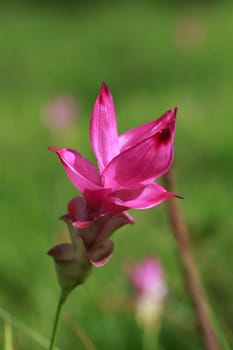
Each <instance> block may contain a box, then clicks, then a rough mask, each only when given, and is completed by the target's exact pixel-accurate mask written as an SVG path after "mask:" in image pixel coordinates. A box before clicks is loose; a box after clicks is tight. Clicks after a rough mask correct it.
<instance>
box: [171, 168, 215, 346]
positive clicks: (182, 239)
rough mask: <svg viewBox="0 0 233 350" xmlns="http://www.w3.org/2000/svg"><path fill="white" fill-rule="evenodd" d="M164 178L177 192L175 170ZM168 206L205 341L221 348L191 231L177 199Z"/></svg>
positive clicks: (186, 280) (208, 344) (206, 343)
mask: <svg viewBox="0 0 233 350" xmlns="http://www.w3.org/2000/svg"><path fill="white" fill-rule="evenodd" d="M164 180H165V184H166V188H167V190H168V191H169V192H175V190H174V188H175V184H174V182H175V181H174V170H170V171H169V172H168V173H167V174H166V175H165V176H164ZM167 206H168V215H169V219H170V222H171V226H172V229H173V233H174V236H175V238H176V241H177V245H178V250H179V255H180V262H181V266H182V269H183V273H184V277H185V278H184V279H185V282H186V286H187V289H188V291H189V294H190V297H191V299H192V302H193V305H194V307H195V310H196V314H197V319H198V323H199V327H200V330H201V334H202V337H203V342H204V344H205V347H206V349H208V350H220V347H219V344H218V340H217V336H216V334H215V331H214V327H213V324H212V320H211V317H210V312H209V307H208V304H207V301H206V300H205V296H204V291H203V286H202V284H201V281H200V278H199V275H198V271H197V268H196V265H195V262H194V259H193V256H192V249H191V245H190V241H189V232H188V229H187V226H186V223H185V221H184V218H183V216H182V213H181V210H180V207H179V203H178V201H177V200H176V199H174V198H171V199H169V200H168V201H167Z"/></svg>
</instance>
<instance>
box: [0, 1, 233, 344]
mask: <svg viewBox="0 0 233 350" xmlns="http://www.w3.org/2000/svg"><path fill="white" fill-rule="evenodd" d="M1 6H2V8H1V12H0V118H1V119H0V120H1V124H0V125H1V127H0V154H1V171H0V184H1V185H0V198H1V199H0V213H1V218H0V229H1V244H0V247H1V248H0V306H1V307H2V308H4V309H5V310H7V311H8V312H10V314H11V315H13V316H14V317H16V318H17V319H19V320H20V321H22V322H24V323H25V324H27V325H29V326H30V327H32V329H34V330H37V331H38V332H40V333H41V334H42V335H44V336H45V337H47V338H49V336H50V334H51V329H52V321H53V318H54V312H55V308H56V303H57V298H58V295H59V289H58V286H57V283H56V276H55V272H54V266H53V262H52V260H51V258H49V257H47V256H46V252H47V251H48V250H49V248H51V247H52V246H53V245H54V244H56V243H57V242H58V241H61V240H62V237H63V236H65V235H66V228H65V225H64V224H63V223H62V222H60V221H59V220H58V219H57V218H58V217H59V216H60V215H61V214H64V213H65V212H66V203H67V202H68V200H70V199H71V198H72V197H73V196H75V195H76V194H77V191H76V189H75V188H74V187H73V186H72V185H71V184H70V183H69V181H68V179H67V177H66V175H65V173H64V171H63V169H62V167H61V165H60V164H59V162H58V159H56V157H55V155H53V154H52V153H51V152H49V151H48V149H47V147H48V146H49V145H54V146H57V147H72V148H75V149H78V150H79V151H80V152H81V153H82V154H83V155H85V156H86V157H88V158H89V159H91V160H93V161H95V160H94V156H93V154H92V151H91V147H90V144H89V136H88V128H89V120H90V115H91V110H92V107H93V103H94V101H95V98H96V96H97V94H98V91H99V88H100V85H101V83H102V81H103V80H105V81H106V82H107V84H108V85H109V86H110V89H111V91H112V94H113V97H114V101H115V106H116V112H117V119H118V125H119V131H120V132H123V131H124V130H127V129H128V128H131V127H133V126H136V125H139V124H143V123H145V122H147V121H149V120H152V119H154V118H157V117H159V116H160V115H161V114H162V113H163V112H165V111H166V110H167V109H170V108H172V107H175V106H179V112H178V120H177V133H176V140H175V167H176V172H177V192H178V193H179V194H181V195H183V196H184V197H185V199H184V200H183V201H182V203H181V206H182V210H183V212H184V214H185V217H186V220H187V223H188V226H189V228H190V234H191V240H192V245H193V251H194V256H195V260H196V261H197V264H198V268H199V269H200V273H201V276H202V280H203V282H204V285H205V287H206V290H207V294H208V298H209V300H210V302H211V305H212V307H213V309H214V312H215V313H216V315H217V317H218V318H219V319H220V320H221V323H222V326H223V329H224V331H225V333H226V335H227V337H228V340H229V342H231V343H232V342H233V333H232V329H233V323H232V321H233V301H232V295H233V280H232V267H233V261H232V260H233V259H232V248H233V236H232V229H233V219H232V175H233V166H232V161H233V157H232V152H233V141H232V128H233V119H232V118H233V115H232V101H233V98H232V83H233V79H232V75H233V41H232V30H233V24H232V23H233V5H232V4H231V3H230V2H208V1H206V2H203V3H202V2H200V3H196V4H195V5H194V3H192V2H188V3H183V2H169V1H165V2H153V1H148V2H142V3H141V2H139V1H135V2H133V1H128V2H126V3H124V2H115V3H114V2H98V3H97V2H91V1H89V2H87V3H82V2H80V3H75V2H70V3H65V2H64V3H63V2H59V3H56V2H53V1H51V2H50V4H49V5H48V4H47V5H46V6H45V4H44V5H41V4H39V3H33V2H22V3H20V2H17V1H15V2H12V3H11V6H10V5H9V4H8V5H7V6H5V7H4V6H3V5H1ZM64 94H69V95H71V96H73V98H74V99H75V101H76V103H77V104H78V106H79V109H80V111H79V113H77V116H76V117H77V118H76V120H75V122H74V126H72V127H71V128H69V129H67V128H66V129H64V130H57V129H51V128H48V127H47V126H46V125H45V124H44V123H43V121H42V118H41V114H42V110H43V106H45V105H46V103H48V101H50V100H53V99H54V98H56V97H57V96H60V95H64ZM131 214H132V215H133V216H134V217H135V220H136V225H135V226H134V227H131V226H130V227H124V228H122V229H121V230H120V231H119V232H117V233H116V234H115V235H114V242H115V253H114V255H113V257H112V259H111V261H110V262H109V263H108V264H107V265H106V266H105V267H103V268H99V269H95V270H94V271H93V274H92V275H91V277H90V278H89V280H88V281H87V282H86V283H85V284H84V285H82V286H80V287H79V288H78V289H77V290H75V291H74V292H73V294H72V295H71V296H70V299H69V300H68V302H67V304H66V306H65V312H64V317H63V322H62V329H61V333H60V336H59V342H58V343H59V346H60V348H61V349H62V350H63V349H66V350H68V349H80V350H81V349H88V347H87V346H85V345H84V344H83V341H82V339H81V338H82V336H81V338H80V332H81V333H82V334H85V335H86V336H87V337H88V338H90V339H91V341H92V342H93V343H94V344H95V347H96V348H97V349H101V350H105V349H112V350H114V349H116V350H118V349H131V348H132V349H135V350H137V349H141V330H140V329H139V328H138V326H137V325H136V323H135V320H134V312H133V310H132V309H131V308H130V302H129V299H130V295H131V294H130V293H131V291H130V288H129V285H128V282H127V280H126V277H125V275H124V266H125V264H126V262H127V261H128V260H129V259H135V260H138V259H141V258H143V257H144V256H148V255H154V256H157V257H159V258H160V259H161V261H162V263H163V266H164V269H165V271H166V278H167V284H168V288H169V298H168V301H167V304H166V308H165V313H164V322H163V326H162V332H161V344H162V345H163V348H164V349H167V350H172V349H179V350H182V349H185V350H187V349H202V348H203V347H202V344H201V340H200V337H199V334H198V331H197V327H196V321H195V314H194V312H193V309H192V306H191V303H190V301H189V297H188V295H187V293H186V290H185V287H184V282H183V279H182V274H181V271H180V265H179V259H178V257H177V251H176V242H175V241H174V238H173V236H172V233H171V229H170V227H169V224H168V220H167V217H166V206H165V205H164V204H163V205H161V206H159V207H156V208H153V209H150V210H147V211H134V212H132V213H131ZM3 328H4V321H3V320H0V341H1V344H3ZM29 333H30V332H29ZM13 335H14V338H15V337H16V336H18V341H19V349H20V350H22V349H34V350H37V349H38V350H39V349H42V347H41V346H40V345H39V344H38V343H37V342H34V341H33V340H32V339H30V337H29V335H30V334H25V333H23V332H21V331H19V330H17V329H15V328H14V329H13ZM0 347H1V348H2V345H0ZM89 349H91V348H89Z"/></svg>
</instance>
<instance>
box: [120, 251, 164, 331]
mask: <svg viewBox="0 0 233 350" xmlns="http://www.w3.org/2000/svg"><path fill="white" fill-rule="evenodd" d="M126 272H127V276H128V278H129V281H130V282H131V285H132V287H133V289H134V301H135V303H134V304H135V309H136V318H137V321H138V323H139V325H141V326H142V327H143V328H151V326H154V324H155V323H156V322H157V321H158V320H159V319H160V317H161V313H162V310H163V306H164V301H165V299H166V296H167V286H166V283H165V278H164V273H163V269H162V266H161V264H160V262H159V260H158V259H155V258H152V257H148V258H145V259H144V260H142V261H141V262H139V263H138V264H136V263H131V264H130V265H128V266H127V271H126Z"/></svg>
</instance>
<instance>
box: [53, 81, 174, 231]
mask: <svg viewBox="0 0 233 350" xmlns="http://www.w3.org/2000/svg"><path fill="white" fill-rule="evenodd" d="M176 111H177V109H176V108H174V109H171V110H169V111H167V112H166V113H165V114H164V115H162V117H160V118H159V119H156V120H153V121H151V122H148V123H146V124H143V125H141V126H138V127H135V128H133V129H130V130H128V131H126V132H125V133H123V134H121V135H118V131H117V123H116V116H115V109H114V104H113V99H112V95H111V92H110V90H109V88H108V87H107V85H106V84H105V83H103V84H102V87H101V89H100V93H99V95H98V97H97V100H96V102H95V105H94V108H93V112H92V117H91V123H90V142H91V145H92V148H93V151H94V153H95V156H96V159H97V163H98V169H96V167H95V166H94V165H93V164H92V163H91V162H90V161H89V160H88V159H86V158H84V157H83V156H82V155H81V154H80V153H79V152H77V151H75V150H73V149H69V148H60V149H59V148H56V147H50V150H51V151H53V152H55V153H57V155H58V156H59V158H60V160H61V163H62V165H63V167H64V169H65V171H66V174H67V175H68V177H69V179H70V181H71V182H72V183H73V185H74V186H75V187H76V188H77V189H78V190H79V191H80V192H81V193H82V194H83V196H84V198H85V205H86V208H88V209H87V212H86V215H85V221H80V220H79V217H78V216H77V217H74V216H72V215H70V217H72V220H73V226H75V227H76V228H83V227H84V226H86V227H87V226H88V225H91V224H92V223H93V222H94V221H95V220H96V219H97V218H100V217H102V216H105V215H107V216H108V215H115V214H119V213H123V212H124V211H125V210H128V209H131V208H134V209H147V208H151V207H153V206H156V205H158V204H160V203H162V202H163V201H165V200H166V199H168V198H170V197H172V196H177V195H175V194H174V193H171V192H168V191H166V190H165V189H164V188H163V187H162V186H160V185H159V184H157V183H156V182H155V180H157V179H158V178H159V177H161V176H162V175H163V174H165V173H166V172H167V171H168V169H169V167H170V166H171V164H172V160H173V153H174V150H173V142H174V134H175V122H176ZM79 201H80V197H76V198H75V199H73V201H72V202H71V204H70V211H71V212H73V210H72V208H74V207H77V206H79ZM130 220H131V221H132V219H130Z"/></svg>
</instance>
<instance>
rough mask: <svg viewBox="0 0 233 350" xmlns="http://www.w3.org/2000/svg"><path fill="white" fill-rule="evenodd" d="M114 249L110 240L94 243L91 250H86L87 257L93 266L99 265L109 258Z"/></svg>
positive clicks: (105, 262)
mask: <svg viewBox="0 0 233 350" xmlns="http://www.w3.org/2000/svg"><path fill="white" fill-rule="evenodd" d="M113 250H114V244H113V242H112V241H110V240H108V241H104V242H101V243H99V244H96V245H95V246H93V247H92V249H91V250H89V251H88V252H87V257H88V259H89V261H90V263H91V264H92V266H94V267H100V266H103V265H105V264H107V262H108V261H109V260H110V259H111V257H112V254H113Z"/></svg>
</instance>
